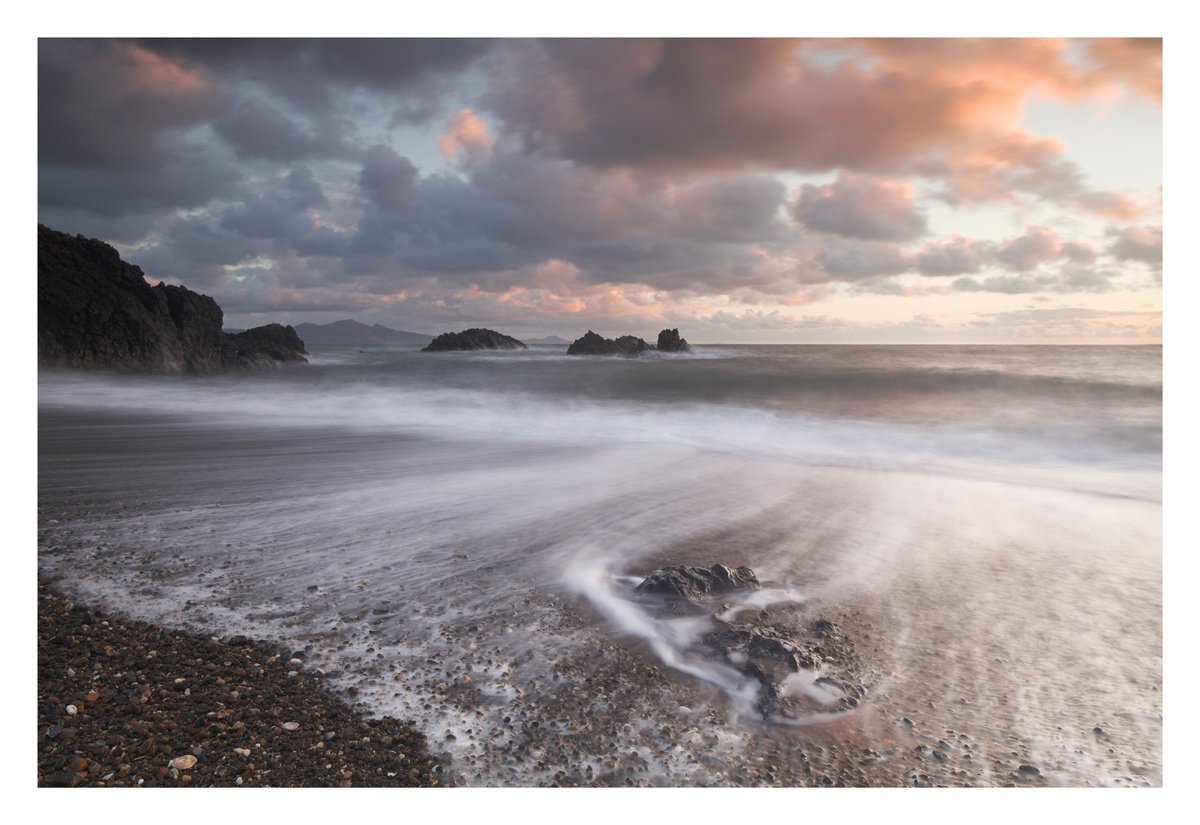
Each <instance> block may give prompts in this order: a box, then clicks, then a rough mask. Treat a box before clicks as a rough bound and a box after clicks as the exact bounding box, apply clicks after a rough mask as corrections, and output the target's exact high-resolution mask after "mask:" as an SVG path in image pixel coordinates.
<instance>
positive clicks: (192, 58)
mask: <svg viewBox="0 0 1200 825" xmlns="http://www.w3.org/2000/svg"><path fill="white" fill-rule="evenodd" d="M140 42H141V44H142V45H143V46H145V47H146V48H148V49H152V50H154V51H157V52H161V53H163V54H167V55H171V56H173V57H176V58H179V59H182V60H186V61H188V62H190V63H192V64H195V65H199V66H204V67H207V68H209V69H211V70H214V71H218V72H220V73H222V74H223V75H225V76H228V77H230V78H232V79H237V80H251V81H254V82H256V83H260V84H263V85H265V86H267V87H268V88H270V89H271V91H272V92H273V93H275V94H278V95H280V96H282V97H283V98H285V99H287V100H289V101H291V102H292V103H295V104H298V105H301V106H304V107H306V108H311V110H312V111H314V112H315V111H320V110H324V109H328V108H330V107H332V106H334V105H335V104H336V102H337V100H338V98H339V97H340V92H339V89H344V88H346V87H350V88H358V89H364V90H368V91H373V92H383V93H388V94H394V95H398V97H396V98H394V99H393V101H392V102H393V104H394V105H398V106H400V108H401V110H402V112H403V114H404V115H405V117H406V118H407V119H422V118H424V117H428V116H429V115H431V114H433V112H434V111H435V110H436V108H437V106H436V101H434V100H433V98H434V97H435V96H436V94H437V93H438V92H439V91H441V90H442V89H443V88H444V87H443V81H445V79H446V78H447V77H450V76H453V75H455V74H457V73H458V72H460V71H462V70H463V69H465V68H467V67H469V66H470V65H471V64H472V63H473V62H474V61H475V60H477V59H478V58H479V57H480V56H481V55H483V54H484V53H485V52H486V51H487V50H488V48H490V46H491V41H488V40H480V39H455V38H445V39H404V38H390V39H377V38H349V39H335V40H311V39H288V40H277V39H276V40H262V39H244V40H243V39H234V40H230V39H204V40H192V39H187V40H143V41H140Z"/></svg>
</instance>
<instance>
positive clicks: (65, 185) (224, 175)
mask: <svg viewBox="0 0 1200 825" xmlns="http://www.w3.org/2000/svg"><path fill="white" fill-rule="evenodd" d="M241 179H242V174H241V172H240V171H239V170H238V169H237V168H236V167H234V166H232V165H231V164H229V163H228V162H227V161H226V160H224V159H222V158H221V157H220V156H219V155H218V154H217V153H216V152H214V151H212V150H211V149H208V148H206V147H203V146H197V145H189V144H183V145H178V146H174V147H171V148H169V149H166V150H164V151H163V152H162V154H161V156H160V158H159V161H158V163H157V164H156V165H154V166H147V167H136V168H132V169H122V168H113V167H107V166H83V167H77V166H69V165H59V164H42V165H41V167H40V169H39V172H38V199H39V201H40V203H41V205H42V206H49V207H59V208H66V209H74V210H79V211H81V212H87V213H91V214H96V215H103V216H108V217H117V216H123V215H132V214H138V213H141V214H154V213H157V214H161V213H166V212H169V211H170V210H172V209H175V208H180V207H182V208H194V207H197V206H201V205H203V204H205V203H207V202H208V201H210V200H211V199H213V198H214V197H216V196H218V195H220V194H223V193H226V192H230V191H231V190H232V189H233V188H234V187H235V186H236V185H237V184H238V182H239V181H240V180H241Z"/></svg>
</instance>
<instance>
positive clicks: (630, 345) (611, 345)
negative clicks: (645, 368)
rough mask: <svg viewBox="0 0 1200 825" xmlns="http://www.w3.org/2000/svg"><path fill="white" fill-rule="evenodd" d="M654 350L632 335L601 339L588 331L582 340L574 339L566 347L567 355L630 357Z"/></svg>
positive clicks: (650, 345) (651, 346)
mask: <svg viewBox="0 0 1200 825" xmlns="http://www.w3.org/2000/svg"><path fill="white" fill-rule="evenodd" d="M652 349H654V346H653V345H652V344H647V343H646V342H645V341H643V340H642V339H641V338H637V337H635V336H633V335H622V336H621V337H620V338H617V339H615V340H614V339H612V338H603V337H601V336H599V335H597V334H596V333H594V332H592V331H591V330H590V329H589V330H588V331H587V334H585V335H584V336H583V337H582V338H577V339H575V341H574V343H572V344H571V346H569V347H567V355H623V356H626V357H631V356H635V355H641V354H642V353H643V352H649V351H650V350H652Z"/></svg>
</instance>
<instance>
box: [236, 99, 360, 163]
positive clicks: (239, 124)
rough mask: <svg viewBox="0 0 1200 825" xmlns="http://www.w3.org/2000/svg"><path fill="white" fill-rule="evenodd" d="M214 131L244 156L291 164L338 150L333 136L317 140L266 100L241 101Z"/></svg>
mask: <svg viewBox="0 0 1200 825" xmlns="http://www.w3.org/2000/svg"><path fill="white" fill-rule="evenodd" d="M213 128H214V129H215V130H216V131H217V134H219V135H220V136H221V137H223V138H225V140H226V141H228V143H229V144H230V145H231V146H232V147H233V148H234V150H235V151H236V152H237V153H238V154H239V155H241V156H243V157H250V158H265V159H268V160H278V161H285V162H286V161H294V160H299V159H301V158H305V157H309V156H311V155H314V154H318V153H322V154H327V153H332V152H334V151H336V150H337V149H338V148H339V141H338V140H337V137H336V135H326V136H325V139H324V140H322V139H321V138H320V137H318V136H316V135H313V134H311V133H310V132H308V131H307V130H305V129H304V128H303V127H302V126H301V125H300V124H299V123H297V122H296V121H295V120H294V119H292V118H291V117H289V116H288V115H286V114H285V113H284V112H282V111H281V110H280V109H278V108H276V107H275V106H272V105H271V104H270V103H268V102H267V101H265V100H263V99H261V98H256V97H248V98H243V99H242V100H240V101H239V102H238V104H237V106H236V107H235V108H234V109H233V111H231V112H229V113H228V114H227V115H225V116H224V117H220V118H217V119H216V120H214V121H213Z"/></svg>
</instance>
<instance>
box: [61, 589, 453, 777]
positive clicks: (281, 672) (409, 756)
mask: <svg viewBox="0 0 1200 825" xmlns="http://www.w3.org/2000/svg"><path fill="white" fill-rule="evenodd" d="M37 601H38V650H37V656H38V658H37V662H38V686H37V699H38V714H37V715H38V719H37V722H38V757H37V774H38V775H37V784H38V786H40V787H47V786H50V787H54V786H60V787H61V786H69V787H76V786H92V787H112V786H147V787H150V786H163V787H172V786H176V787H189V786H190V787H239V786H242V787H440V786H446V785H450V784H452V782H451V781H449V780H448V779H447V778H445V777H444V775H443V770H444V768H443V766H442V765H440V764H438V763H436V762H435V761H434V760H433V759H432V758H431V757H430V755H429V753H428V750H427V748H426V740H425V737H424V735H422V734H421V733H419V732H417V731H416V730H414V729H413V728H412V726H411V725H409V724H408V723H406V722H401V721H399V720H396V719H393V718H391V717H383V718H381V719H370V718H367V717H365V716H363V715H362V714H361V713H359V712H357V711H355V710H354V709H352V708H350V707H348V706H347V705H346V704H345V703H344V702H343V701H342V700H341V699H340V698H338V697H337V696H336V695H335V694H334V693H333V692H332V691H330V690H329V689H328V688H327V687H326V686H325V684H324V683H323V679H322V675H321V674H320V673H319V672H311V673H310V672H308V671H306V670H305V667H304V663H303V661H302V659H303V651H293V652H288V651H280V650H277V649H275V648H274V647H272V646H270V645H268V644H265V643H262V642H257V641H253V640H248V639H245V638H243V637H234V638H232V639H230V640H228V641H218V640H216V639H212V638H206V637H204V636H201V635H198V634H195V633H190V632H187V631H180V630H169V629H165V628H163V627H160V626H157V625H153V624H147V623H145V622H139V621H131V620H125V619H122V618H120V617H117V616H114V615H111V614H107V613H104V612H101V611H99V610H94V609H92V608H91V607H87V606H84V605H81V604H77V603H73V602H72V601H71V600H70V599H69V598H67V597H66V596H65V595H63V594H62V592H61V591H60V590H59V589H58V588H57V587H56V585H55V582H54V580H53V579H50V578H43V577H40V576H39V581H38V600H37ZM297 654H298V656H297ZM297 658H300V659H301V661H300V662H299V663H297ZM293 724H294V725H295V728H294V729H291V728H293Z"/></svg>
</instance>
